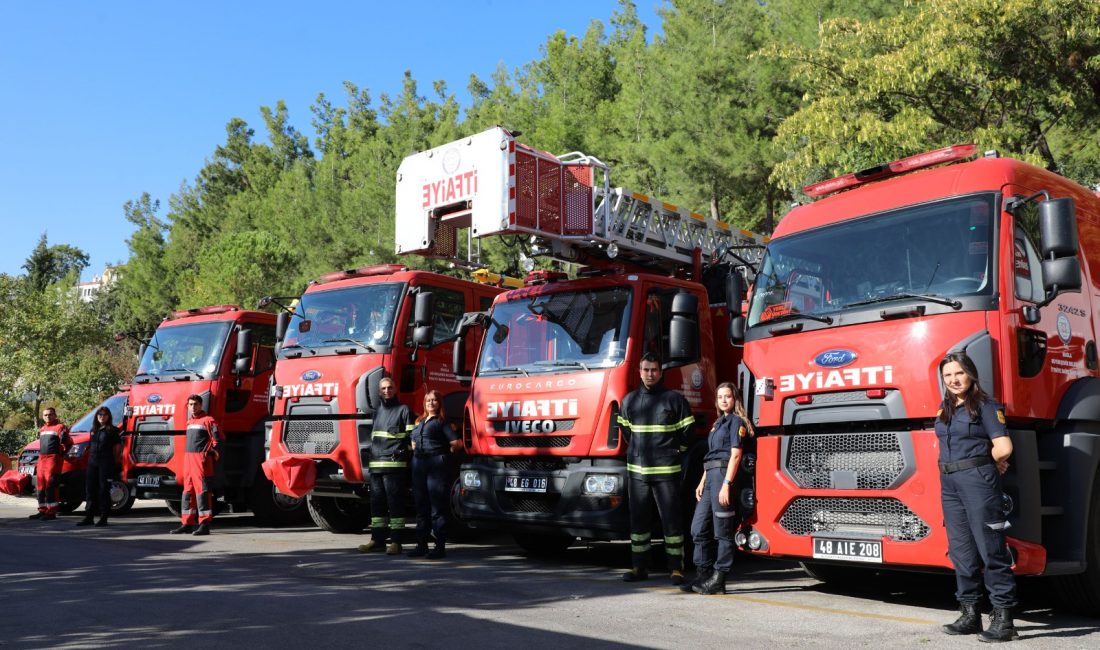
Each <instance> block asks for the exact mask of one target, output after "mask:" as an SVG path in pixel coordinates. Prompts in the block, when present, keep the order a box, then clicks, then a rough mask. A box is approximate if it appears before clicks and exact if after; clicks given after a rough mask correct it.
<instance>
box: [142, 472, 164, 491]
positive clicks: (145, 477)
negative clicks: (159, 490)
mask: <svg viewBox="0 0 1100 650" xmlns="http://www.w3.org/2000/svg"><path fill="white" fill-rule="evenodd" d="M137 484H138V487H151V488H156V487H160V474H142V475H141V476H138V483H137Z"/></svg>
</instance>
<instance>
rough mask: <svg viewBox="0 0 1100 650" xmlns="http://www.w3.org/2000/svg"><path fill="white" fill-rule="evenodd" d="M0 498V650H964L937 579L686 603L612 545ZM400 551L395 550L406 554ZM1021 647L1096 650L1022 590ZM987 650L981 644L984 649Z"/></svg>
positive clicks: (751, 572)
mask: <svg viewBox="0 0 1100 650" xmlns="http://www.w3.org/2000/svg"><path fill="white" fill-rule="evenodd" d="M33 506H34V503H33V501H31V500H29V499H15V498H12V497H7V496H6V495H0V602H2V603H3V609H2V610H0V611H2V612H3V614H2V616H3V621H4V625H3V627H2V631H0V647H5V648H6V647H11V648H23V647H34V648H42V647H51V648H84V647H114V646H142V647H154V648H161V647H175V646H189V647H196V645H197V646H198V647H203V648H239V647H241V646H242V645H243V646H248V647H251V646H261V645H262V646H270V647H276V648H284V647H294V648H302V647H305V648H322V647H324V648H343V647H349V648H350V647H365V646H368V645H369V646H375V647H384V648H448V649H450V648H508V649H510V650H530V649H531V648H549V647H557V648H560V647H579V648H619V647H622V648H626V647H645V648H729V647H731V646H732V647H737V646H742V647H748V648H752V647H801V648H821V647H845V648H847V647H852V648H854V647H875V648H879V647H904V648H912V647H930V646H932V647H937V648H939V647H944V648H951V647H977V646H979V645H980V644H978V642H977V640H976V639H974V638H973V637H970V638H955V637H948V636H946V635H944V634H942V633H941V632H940V631H939V626H940V625H941V624H942V623H945V622H950V621H951V620H954V617H955V612H954V611H953V606H954V602H953V597H952V593H953V580H952V578H951V577H950V576H945V575H935V576H913V575H908V574H902V575H891V576H887V577H877V578H868V579H866V580H854V581H853V583H852V584H848V585H843V586H834V585H829V586H826V585H823V584H821V583H818V582H816V581H814V580H812V579H810V578H808V577H807V576H806V575H805V574H804V573H803V572H802V571H801V570H800V569H799V568H798V566H797V565H795V564H791V563H785V562H776V561H769V560H765V559H757V558H749V557H744V556H739V557H738V560H737V563H736V564H735V568H734V571H733V575H732V576H731V578H730V582H729V593H728V594H727V595H725V596H699V595H695V594H690V595H689V594H682V593H680V592H679V590H677V589H676V588H674V587H672V586H671V585H670V584H669V582H668V576H667V574H660V573H655V574H653V576H652V577H651V579H650V580H649V581H647V582H643V583H638V584H626V583H623V582H622V581H621V580H620V575H621V574H622V572H623V571H624V570H625V569H626V568H627V567H628V564H629V557H628V551H627V546H626V545H624V544H610V543H602V544H592V545H581V546H577V547H575V548H572V549H570V550H569V551H568V552H566V553H565V554H563V555H561V556H558V557H552V558H532V557H527V556H526V555H525V554H524V553H523V552H522V551H521V550H520V549H519V548H518V547H517V546H515V545H514V544H513V543H512V542H511V540H510V538H508V537H507V536H505V535H501V534H492V533H485V534H482V535H480V536H479V537H477V538H475V539H474V540H472V541H469V542H465V543H461V544H454V545H451V547H449V549H448V551H449V553H448V558H447V559H446V560H443V561H436V562H433V561H428V560H423V559H413V558H407V557H404V556H401V557H390V556H386V555H384V554H370V555H362V554H360V553H358V552H356V551H355V547H356V546H357V545H358V544H360V543H362V542H363V541H365V539H366V537H365V536H361V535H333V534H331V533H326V532H324V531H321V530H318V529H316V528H312V527H308V528H307V527H302V528H282V529H264V528H258V527H256V526H254V525H253V523H252V518H251V517H250V516H248V515H235V514H231V515H223V516H221V517H219V518H217V519H216V520H215V524H214V531H213V534H212V535H210V536H209V537H193V536H190V535H183V536H179V535H169V534H167V532H168V530H170V529H171V528H173V527H174V526H175V525H177V523H176V520H174V519H173V518H172V517H171V516H170V515H169V513H168V511H167V509H165V508H164V507H163V505H162V504H158V503H155V502H154V503H145V502H139V504H138V506H137V507H136V508H135V509H134V510H133V511H132V512H131V513H129V514H127V515H124V516H119V517H116V518H114V519H112V520H111V524H110V526H108V527H107V528H90V527H89V528H76V527H75V523H76V522H77V521H78V520H79V514H78V515H73V516H65V517H61V518H59V519H58V520H56V521H53V522H39V521H30V520H27V518H26V517H27V515H28V514H30V513H32V512H33V511H34V509H33ZM406 548H408V547H406ZM1021 590H1022V592H1023V594H1024V605H1023V608H1022V611H1021V613H1020V614H1019V616H1018V618H1017V625H1018V627H1019V629H1020V633H1021V637H1022V638H1021V640H1020V642H1022V643H1026V644H1030V646H1031V647H1036V646H1038V645H1040V644H1041V646H1042V647H1043V648H1096V647H1100V620H1095V619H1089V618H1082V617H1078V616H1073V615H1069V614H1065V613H1062V612H1060V611H1057V610H1055V609H1052V607H1051V606H1050V604H1049V603H1050V599H1049V597H1048V596H1047V595H1046V594H1045V589H1044V587H1043V583H1042V581H1032V582H1026V583H1024V584H1022V585H1021ZM982 647H984V646H982Z"/></svg>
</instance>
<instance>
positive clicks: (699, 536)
mask: <svg viewBox="0 0 1100 650" xmlns="http://www.w3.org/2000/svg"><path fill="white" fill-rule="evenodd" d="M736 400H737V398H736V397H735V396H734V386H733V384H731V383H729V382H724V383H722V384H719V385H718V390H717V392H716V393H715V397H714V403H715V406H716V407H717V408H718V419H717V420H715V422H714V426H712V427H711V429H710V434H708V436H707V454H706V456H704V457H703V476H702V477H700V478H699V485H698V486H696V488H695V500H696V501H697V502H698V503H697V504H696V506H695V517H694V518H693V519H692V521H691V537H692V539H693V540H694V541H695V558H694V559H695V568H696V570H697V572H698V573H697V575H696V577H695V580H694V581H693V582H692V583H691V584H690V585H688V584H685V585H682V586H681V587H680V591H685V592H691V591H694V592H695V593H698V594H707V595H711V594H724V593H726V575H727V574H728V573H729V570H730V567H732V566H733V551H734V546H733V533H734V525H735V520H734V516H735V515H736V514H737V510H736V508H735V503H734V499H733V498H732V497H733V494H732V493H733V480H734V478H735V477H736V476H737V468H738V466H739V465H740V464H741V439H742V438H744V437H745V436H746V435H747V433H748V429H747V427H746V425H745V422H744V420H742V419H741V418H740V417H738V416H737V415H736V411H737V409H736V407H735V404H736Z"/></svg>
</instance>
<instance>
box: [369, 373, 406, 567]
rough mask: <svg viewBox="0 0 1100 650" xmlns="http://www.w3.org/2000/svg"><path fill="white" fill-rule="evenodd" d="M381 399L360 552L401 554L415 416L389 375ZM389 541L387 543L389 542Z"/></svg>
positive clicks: (380, 389) (382, 385)
mask: <svg viewBox="0 0 1100 650" xmlns="http://www.w3.org/2000/svg"><path fill="white" fill-rule="evenodd" d="M378 393H379V394H380V396H381V398H382V403H381V404H380V405H379V406H378V410H377V411H376V412H375V414H374V427H373V431H372V432H371V437H370V514H371V517H370V532H371V540H370V541H369V542H367V543H366V544H363V545H362V546H360V547H359V551H360V552H361V553H369V552H371V551H376V550H377V551H380V550H382V547H383V546H385V548H386V555H400V554H401V540H402V532H401V531H402V530H403V529H404V528H405V499H406V498H407V494H408V492H409V431H411V430H412V428H413V416H412V413H410V412H409V407H407V406H405V405H404V404H402V403H401V402H398V401H397V384H396V383H394V381H393V379H391V378H389V377H383V378H382V380H381V381H379V382H378ZM387 541H388V542H389V543H388V544H387V543H386V542H387Z"/></svg>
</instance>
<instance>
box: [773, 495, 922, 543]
mask: <svg viewBox="0 0 1100 650" xmlns="http://www.w3.org/2000/svg"><path fill="white" fill-rule="evenodd" d="M779 525H780V526H782V527H783V529H784V530H786V531H787V532H788V533H790V534H792V535H812V534H815V533H839V534H843V533H850V534H856V535H873V536H876V537H878V536H885V537H889V538H890V539H893V540H895V541H898V542H916V541H919V540H922V539H924V538H925V537H927V536H928V533H930V532H931V530H932V529H931V528H929V526H928V524H926V523H925V522H924V521H923V520H922V519H921V518H920V517H918V516H917V515H916V514H915V513H914V512H913V511H912V510H910V509H909V508H908V507H906V506H905V504H904V503H902V502H901V501H898V500H897V499H869V498H862V497H798V498H796V499H795V500H794V501H792V502H791V504H790V505H789V506H787V510H786V511H785V512H784V513H783V516H782V517H781V518H780V519H779Z"/></svg>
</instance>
